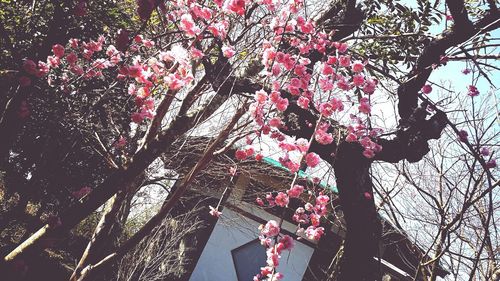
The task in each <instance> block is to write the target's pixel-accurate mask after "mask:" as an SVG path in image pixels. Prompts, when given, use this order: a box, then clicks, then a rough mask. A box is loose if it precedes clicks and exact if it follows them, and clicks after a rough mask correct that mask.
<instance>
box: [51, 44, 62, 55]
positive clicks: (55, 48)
mask: <svg viewBox="0 0 500 281" xmlns="http://www.w3.org/2000/svg"><path fill="white" fill-rule="evenodd" d="M52 52H53V53H54V55H55V56H56V57H58V58H62V57H64V47H63V46H62V45H60V44H55V45H54V46H52Z"/></svg>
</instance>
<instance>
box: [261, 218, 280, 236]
mask: <svg viewBox="0 0 500 281" xmlns="http://www.w3.org/2000/svg"><path fill="white" fill-rule="evenodd" d="M260 232H261V233H262V234H263V235H266V236H268V237H274V236H276V235H278V234H279V233H280V227H279V225H278V223H277V222H276V221H275V220H270V221H268V222H267V223H266V225H265V226H261V231H260Z"/></svg>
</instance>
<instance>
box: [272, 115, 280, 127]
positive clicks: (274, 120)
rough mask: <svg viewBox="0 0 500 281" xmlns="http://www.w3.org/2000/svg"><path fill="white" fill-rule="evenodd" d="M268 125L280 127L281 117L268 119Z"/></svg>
mask: <svg viewBox="0 0 500 281" xmlns="http://www.w3.org/2000/svg"><path fill="white" fill-rule="evenodd" d="M269 126H271V127H276V128H279V127H281V118H279V117H274V118H272V119H271V120H269Z"/></svg>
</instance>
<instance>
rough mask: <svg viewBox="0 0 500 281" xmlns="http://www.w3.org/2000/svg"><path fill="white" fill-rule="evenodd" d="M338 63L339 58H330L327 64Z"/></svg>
mask: <svg viewBox="0 0 500 281" xmlns="http://www.w3.org/2000/svg"><path fill="white" fill-rule="evenodd" d="M337 61H338V59H337V57H334V56H328V60H327V61H326V63H328V64H336V63H337Z"/></svg>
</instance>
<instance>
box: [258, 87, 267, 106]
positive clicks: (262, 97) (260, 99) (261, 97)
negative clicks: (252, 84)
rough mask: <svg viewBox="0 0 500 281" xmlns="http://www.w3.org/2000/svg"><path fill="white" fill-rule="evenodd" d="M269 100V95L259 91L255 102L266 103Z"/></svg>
mask: <svg viewBox="0 0 500 281" xmlns="http://www.w3.org/2000/svg"><path fill="white" fill-rule="evenodd" d="M266 100H267V93H266V91H264V90H259V91H257V92H255V101H257V102H258V103H264V102H266Z"/></svg>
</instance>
